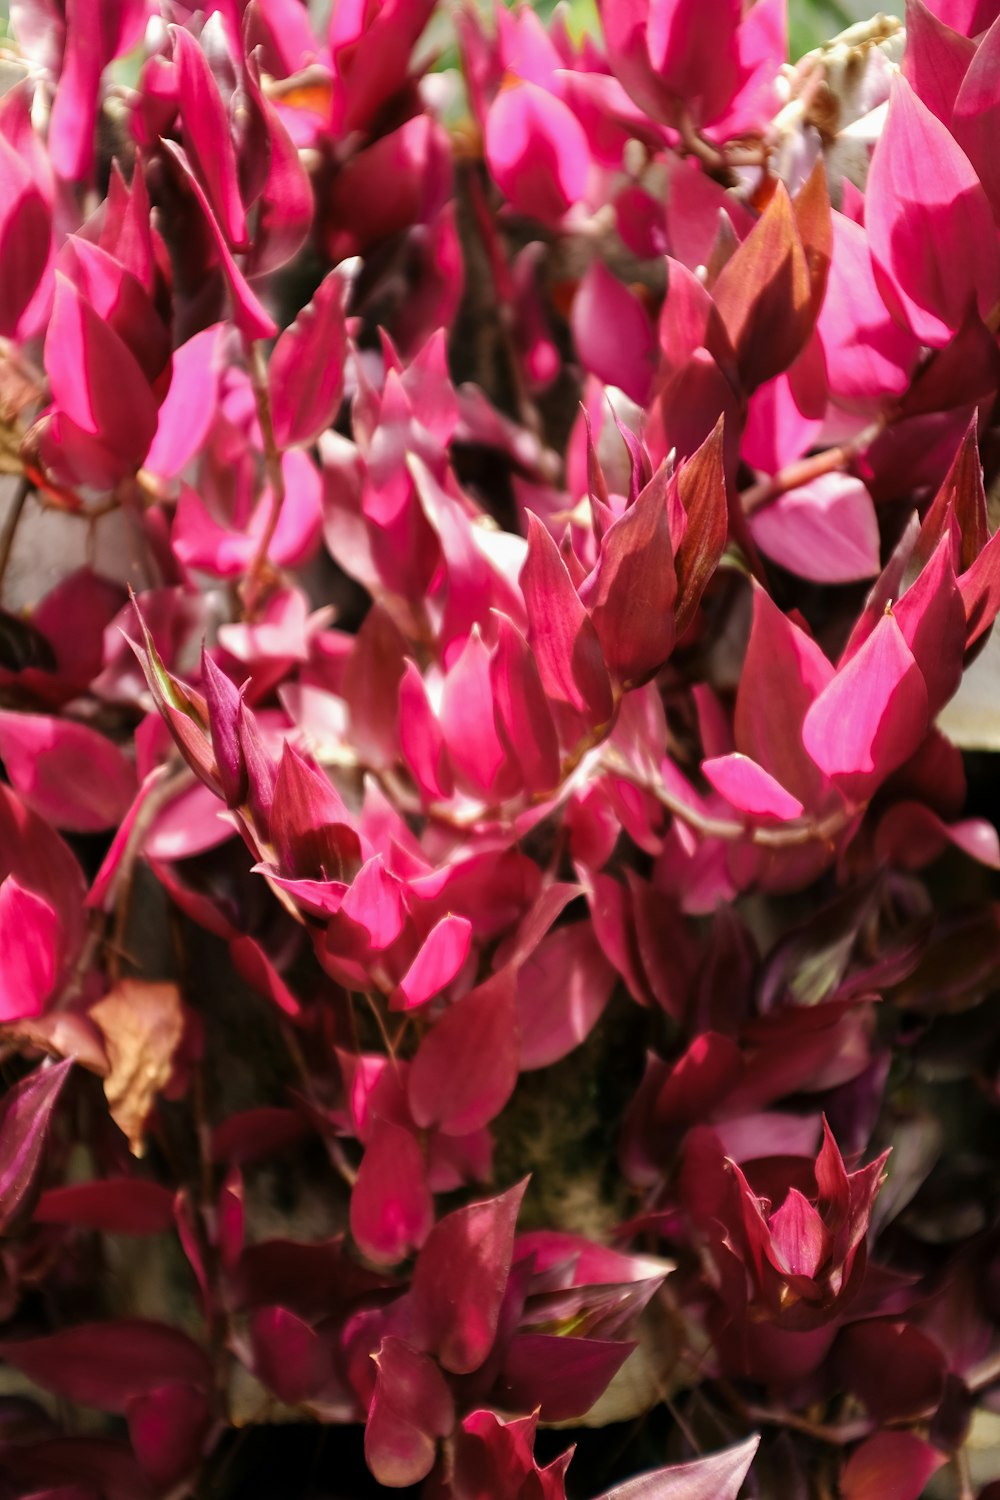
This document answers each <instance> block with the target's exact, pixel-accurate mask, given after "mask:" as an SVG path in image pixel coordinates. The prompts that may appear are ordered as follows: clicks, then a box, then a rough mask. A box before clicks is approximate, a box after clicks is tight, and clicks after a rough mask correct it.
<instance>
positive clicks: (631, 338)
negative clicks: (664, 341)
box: [570, 259, 656, 406]
mask: <svg viewBox="0 0 1000 1500" xmlns="http://www.w3.org/2000/svg"><path fill="white" fill-rule="evenodd" d="M570 323H571V327H572V330H573V342H574V343H575V344H576V349H577V353H578V354H579V356H580V360H581V362H582V364H583V366H584V368H585V369H587V370H589V371H590V372H591V374H593V375H596V376H597V378H598V379H599V380H601V381H603V382H604V384H605V385H615V386H618V388H619V389H620V390H622V391H624V392H625V394H626V396H628V397H630V398H631V400H633V401H635V402H637V403H638V404H639V405H640V406H644V405H645V403H646V400H647V398H648V396H649V390H650V386H651V384H652V380H653V374H654V371H655V351H656V335H655V333H654V331H653V326H652V324H651V323H650V321H649V317H648V315H647V313H646V310H645V308H644V307H643V306H642V303H641V302H640V301H639V299H638V297H636V296H635V294H634V293H633V292H631V291H629V289H628V287H626V286H624V285H623V284H622V282H620V281H619V280H618V278H617V276H613V275H612V274H611V272H610V271H609V270H608V269H607V268H606V267H605V266H604V265H603V263H602V262H601V260H600V259H597V260H595V261H593V262H592V264H591V266H590V269H589V270H588V271H587V273H586V275H585V276H584V278H583V280H582V281H581V283H580V286H579V288H578V290H577V293H576V296H575V297H574V299H573V312H572V316H571V320H570Z"/></svg>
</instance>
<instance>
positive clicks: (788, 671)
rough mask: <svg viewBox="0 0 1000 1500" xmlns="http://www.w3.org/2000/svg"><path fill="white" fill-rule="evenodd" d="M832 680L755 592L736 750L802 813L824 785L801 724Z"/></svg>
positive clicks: (801, 634) (810, 646) (815, 652)
mask: <svg viewBox="0 0 1000 1500" xmlns="http://www.w3.org/2000/svg"><path fill="white" fill-rule="evenodd" d="M832 677H833V667H832V666H831V664H830V663H829V662H828V661H827V659H826V657H825V656H824V655H823V653H822V651H821V650H820V648H819V647H818V646H817V645H816V643H815V641H814V640H813V639H812V638H811V637H810V636H808V635H807V634H806V632H805V631H804V630H802V629H800V628H799V627H798V626H797V625H795V624H794V622H793V621H791V620H790V619H789V618H788V616H787V615H784V614H782V612H781V611H780V610H779V609H778V608H777V606H776V605H775V604H774V602H773V601H772V600H771V598H770V596H769V595H768V594H766V593H765V591H764V590H763V589H759V588H755V589H754V596H753V624H752V628H751V631H750V643H749V645H748V647H747V654H746V657H745V659H744V662H743V671H742V674H741V676H740V684H739V689H738V691H737V695H736V714H735V722H734V728H735V733H736V744H737V747H738V749H739V750H740V751H741V752H743V753H744V754H746V755H748V756H749V757H750V758H751V759H752V760H755V761H756V762H757V764H758V765H760V766H762V767H763V768H764V770H765V771H767V772H768V773H769V774H770V775H772V776H773V777H774V778H775V780H776V781H778V782H779V783H780V784H781V786H783V787H784V788H785V789H786V790H787V791H789V792H791V794H792V795H793V796H795V797H798V798H799V800H800V801H801V802H802V803H803V804H804V806H806V807H811V806H813V805H815V804H816V802H817V800H819V799H821V797H822V795H823V792H824V782H823V778H822V776H821V775H820V773H819V772H818V771H817V769H816V767H815V766H814V765H813V763H812V761H811V760H810V759H809V756H808V755H807V754H806V752H805V748H804V747H803V745H802V723H803V720H804V719H805V716H806V712H807V710H808V709H809V707H810V705H811V704H812V702H813V700H814V698H815V697H816V696H817V694H818V693H820V692H821V691H822V689H823V688H825V687H826V685H827V684H828V683H829V682H830V680H831V679H832Z"/></svg>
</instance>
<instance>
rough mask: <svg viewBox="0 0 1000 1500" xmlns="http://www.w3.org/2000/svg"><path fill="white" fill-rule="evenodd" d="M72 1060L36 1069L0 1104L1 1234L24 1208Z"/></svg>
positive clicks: (32, 1186)
mask: <svg viewBox="0 0 1000 1500" xmlns="http://www.w3.org/2000/svg"><path fill="white" fill-rule="evenodd" d="M72 1066H73V1060H72V1058H66V1059H65V1060H64V1061H63V1062H60V1063H55V1064H54V1065H53V1066H51V1067H42V1068H36V1069H35V1070H34V1072H32V1073H29V1074H28V1076H27V1077H26V1078H22V1079H21V1081H20V1083H16V1084H15V1085H14V1086H13V1088H11V1089H8V1090H7V1092H6V1093H5V1094H4V1096H3V1099H2V1101H0V1232H2V1233H5V1232H6V1231H7V1229H8V1227H9V1225H11V1224H12V1223H13V1222H14V1221H15V1220H16V1219H17V1217H18V1215H19V1214H20V1213H21V1212H22V1210H24V1209H25V1208H26V1207H27V1204H28V1202H29V1199H30V1196H31V1194H32V1192H33V1191H34V1188H35V1184H36V1182H37V1179H38V1174H39V1171H40V1169H41V1165H42V1153H43V1151H44V1149H45V1141H46V1137H47V1136H48V1132H49V1127H50V1125H51V1123H52V1115H53V1111H54V1110H55V1107H56V1104H57V1103H58V1102H59V1095H60V1094H61V1093H62V1089H63V1085H64V1084H65V1082H66V1079H67V1076H68V1075H69V1070H70V1068H71V1067H72Z"/></svg>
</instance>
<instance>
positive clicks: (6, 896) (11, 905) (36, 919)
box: [0, 875, 62, 1021]
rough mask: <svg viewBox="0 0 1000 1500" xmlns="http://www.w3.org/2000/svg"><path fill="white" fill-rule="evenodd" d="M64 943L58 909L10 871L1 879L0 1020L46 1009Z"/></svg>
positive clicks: (13, 1018)
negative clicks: (0, 965) (30, 889)
mask: <svg viewBox="0 0 1000 1500" xmlns="http://www.w3.org/2000/svg"><path fill="white" fill-rule="evenodd" d="M61 949H62V923H61V922H60V920H59V916H58V913H57V912H56V911H55V909H54V908H53V907H52V906H50V905H49V903H48V902H47V901H45V900H43V898H42V897H41V896H36V895H35V893H34V891H29V890H26V889H25V887H24V886H22V885H21V883H20V882H19V881H18V880H17V879H16V878H15V876H13V875H8V876H7V878H6V880H4V881H2V882H0V953H2V954H3V967H2V969H0V1021H14V1020H17V1019H18V1017H20V1016H37V1015H40V1014H41V1012H42V1011H43V1010H44V1009H45V1002H46V1000H47V999H48V998H49V995H50V994H51V993H52V986H53V984H54V983H55V980H56V975H57V974H58V972H59V966H60V961H61V960H60V953H61Z"/></svg>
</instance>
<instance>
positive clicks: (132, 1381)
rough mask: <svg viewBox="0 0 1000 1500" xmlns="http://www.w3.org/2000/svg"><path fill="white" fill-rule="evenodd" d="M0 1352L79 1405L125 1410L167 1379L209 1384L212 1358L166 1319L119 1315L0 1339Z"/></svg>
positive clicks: (202, 1387)
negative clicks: (42, 1334) (31, 1335)
mask: <svg viewBox="0 0 1000 1500" xmlns="http://www.w3.org/2000/svg"><path fill="white" fill-rule="evenodd" d="M0 1356H2V1358H3V1359H4V1360H5V1361H6V1363H7V1364H9V1365H13V1367H14V1369H15V1370H20V1371H21V1372H22V1373H23V1374H25V1375H27V1376H28V1378H29V1379H31V1380H34V1381H36V1382H37V1383H38V1384H39V1385H40V1386H42V1387H43V1388H44V1389H45V1390H49V1391H53V1392H54V1393H55V1394H56V1395H59V1396H63V1397H65V1398H66V1399H67V1400H69V1401H74V1402H79V1403H80V1405H81V1406H96V1407H98V1408H100V1409H101V1410H102V1411H110V1412H124V1411H125V1409H126V1407H127V1405H128V1402H129V1400H130V1399H131V1398H132V1397H133V1396H143V1395H148V1394H149V1393H150V1391H153V1390H156V1389H157V1388H158V1387H159V1386H161V1385H164V1384H166V1383H168V1382H173V1381H177V1382H178V1383H180V1384H186V1385H192V1386H194V1387H196V1388H197V1389H200V1390H206V1391H207V1390H209V1389H210V1388H211V1380H212V1372H211V1365H210V1363H209V1360H208V1356H207V1355H206V1354H205V1352H204V1350H203V1349H201V1348H200V1347H199V1346H198V1345H197V1344H196V1343H195V1342H194V1340H193V1339H190V1338H188V1336H187V1334H186V1333H182V1332H181V1331H180V1329H177V1328H172V1327H170V1326H168V1325H167V1324H166V1323H155V1322H152V1321H147V1320H145V1319H142V1318H120V1319H118V1320H117V1321H116V1320H114V1319H111V1320H106V1321H105V1322H103V1323H81V1324H77V1325H75V1326H73V1327H69V1328H62V1329H60V1331H59V1332H58V1333H52V1334H48V1335H47V1336H45V1337H42V1338H34V1339H22V1340H13V1339H4V1340H2V1341H0Z"/></svg>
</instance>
